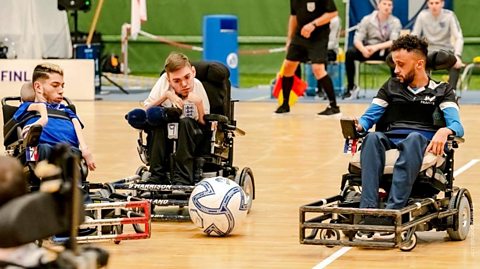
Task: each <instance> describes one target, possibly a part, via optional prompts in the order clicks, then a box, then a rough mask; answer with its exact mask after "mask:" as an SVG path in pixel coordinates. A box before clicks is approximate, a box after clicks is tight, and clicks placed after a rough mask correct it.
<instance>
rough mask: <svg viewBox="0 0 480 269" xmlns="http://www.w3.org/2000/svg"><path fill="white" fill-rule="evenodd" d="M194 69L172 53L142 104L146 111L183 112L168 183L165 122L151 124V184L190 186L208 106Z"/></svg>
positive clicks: (183, 57) (167, 150) (167, 149)
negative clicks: (159, 108) (160, 107)
mask: <svg viewBox="0 0 480 269" xmlns="http://www.w3.org/2000/svg"><path fill="white" fill-rule="evenodd" d="M195 74H196V71H195V67H193V66H192V65H191V63H190V61H189V60H188V57H187V56H186V55H184V54H181V53H177V52H172V53H170V55H169V56H168V57H167V59H166V60H165V73H164V74H163V75H162V76H160V78H159V80H158V81H157V83H156V84H155V86H154V87H153V89H152V91H151V92H150V95H149V96H148V98H147V99H146V100H145V101H144V107H145V109H146V111H147V120H148V115H149V112H151V111H155V109H158V106H162V107H173V108H177V109H179V110H181V111H182V115H181V117H180V120H179V125H178V143H177V148H176V152H175V158H174V172H173V175H172V177H171V179H170V182H169V180H168V177H167V175H168V171H169V165H168V158H169V153H170V152H171V151H170V150H169V148H170V147H171V145H170V141H169V139H168V138H167V131H168V130H167V126H166V123H165V122H164V121H163V122H158V123H151V122H150V124H151V125H152V129H151V132H150V133H149V145H150V146H149V155H150V173H151V177H150V180H149V181H150V182H154V183H160V184H168V183H172V184H174V185H193V184H194V178H193V174H194V171H193V169H194V168H193V163H194V160H193V156H194V153H195V151H196V150H197V148H198V147H199V145H200V144H201V142H202V140H203V138H204V136H203V128H202V126H203V125H204V124H205V121H204V119H203V116H204V115H205V114H209V113H210V103H209V101H208V96H207V93H206V91H205V88H204V87H203V85H202V83H201V82H200V81H199V80H197V79H196V78H195Z"/></svg>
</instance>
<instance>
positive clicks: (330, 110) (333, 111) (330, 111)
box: [317, 106, 340, 116]
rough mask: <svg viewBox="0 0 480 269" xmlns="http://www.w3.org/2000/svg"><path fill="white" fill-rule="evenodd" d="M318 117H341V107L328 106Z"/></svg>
mask: <svg viewBox="0 0 480 269" xmlns="http://www.w3.org/2000/svg"><path fill="white" fill-rule="evenodd" d="M317 115H319V116H335V115H340V107H338V106H336V107H331V106H328V107H327V108H326V109H325V110H324V111H322V112H319V113H318V114H317Z"/></svg>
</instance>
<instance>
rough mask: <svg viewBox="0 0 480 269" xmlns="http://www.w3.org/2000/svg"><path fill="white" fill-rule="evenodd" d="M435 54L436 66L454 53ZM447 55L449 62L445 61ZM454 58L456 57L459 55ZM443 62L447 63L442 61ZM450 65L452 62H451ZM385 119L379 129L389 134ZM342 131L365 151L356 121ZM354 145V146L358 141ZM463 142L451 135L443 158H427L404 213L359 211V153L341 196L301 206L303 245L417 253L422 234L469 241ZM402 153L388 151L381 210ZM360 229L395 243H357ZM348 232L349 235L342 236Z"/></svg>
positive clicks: (469, 200)
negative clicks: (460, 155)
mask: <svg viewBox="0 0 480 269" xmlns="http://www.w3.org/2000/svg"><path fill="white" fill-rule="evenodd" d="M437 56H439V55H429V58H428V59H427V61H428V62H430V64H431V66H432V65H434V66H437V69H438V66H444V67H449V64H454V58H451V56H449V55H446V54H445V55H440V56H439V58H438V59H436V57H437ZM444 56H445V57H446V58H444ZM453 57H454V56H453ZM439 59H442V60H439ZM446 62H447V63H446ZM382 122H383V119H380V121H379V123H377V126H376V128H377V130H378V131H382V130H384V127H385V126H383V124H382ZM341 126H342V133H343V135H344V137H345V139H347V141H348V140H350V141H351V142H350V143H349V144H346V145H347V147H361V145H360V144H359V143H358V142H359V141H358V140H357V139H359V140H360V141H361V138H360V137H359V134H358V133H357V132H356V130H355V127H354V123H353V120H348V119H344V120H341ZM352 141H353V142H352ZM463 141H464V140H463V139H462V138H458V137H454V136H450V137H449V138H448V140H447V150H446V153H445V154H444V155H443V156H440V157H437V156H434V155H433V154H432V155H430V154H426V155H425V156H424V159H423V164H422V167H421V170H420V173H419V175H418V177H417V179H416V181H415V184H414V186H413V188H412V193H411V195H410V199H409V202H408V204H407V206H406V207H404V208H402V209H399V210H389V209H381V208H380V209H364V208H359V206H360V197H361V185H362V182H361V166H360V154H356V155H354V157H353V159H352V160H351V161H350V163H349V166H348V173H346V174H344V175H343V176H342V181H341V185H340V193H339V194H338V195H335V196H331V197H328V198H325V199H321V200H319V201H316V202H313V203H310V204H307V205H303V206H301V207H300V234H299V237H300V243H301V244H312V245H325V246H328V247H333V246H337V245H340V246H355V247H366V248H389V247H399V248H400V250H402V251H411V250H412V249H414V248H415V246H416V244H417V235H416V234H415V232H417V231H430V230H432V229H435V230H436V231H445V230H446V231H447V233H448V235H449V237H450V239H451V240H454V241H460V240H465V238H466V237H467V235H468V233H469V230H470V225H471V224H473V203H472V198H471V195H470V192H469V191H468V190H467V189H465V188H459V187H456V186H454V153H455V149H456V148H458V144H459V143H461V142H463ZM397 157H398V151H397V150H389V151H387V153H386V163H385V168H384V175H383V177H382V179H381V181H380V191H379V197H380V207H381V206H382V204H384V203H385V202H386V199H387V198H388V192H389V189H390V186H391V181H392V171H393V165H394V163H395V161H396V159H397ZM365 218H370V219H375V218H376V219H377V220H378V219H379V218H380V219H383V220H388V221H386V223H382V224H372V223H368V224H367V222H362V220H364V219H365ZM357 231H363V232H372V233H373V232H376V233H393V236H392V238H391V239H383V240H369V241H363V240H354V236H355V234H356V233H357ZM342 234H343V235H344V237H342Z"/></svg>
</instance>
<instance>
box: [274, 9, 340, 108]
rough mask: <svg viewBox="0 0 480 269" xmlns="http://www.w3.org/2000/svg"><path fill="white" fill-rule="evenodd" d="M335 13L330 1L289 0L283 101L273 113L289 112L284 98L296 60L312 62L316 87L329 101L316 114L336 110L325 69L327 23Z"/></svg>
mask: <svg viewBox="0 0 480 269" xmlns="http://www.w3.org/2000/svg"><path fill="white" fill-rule="evenodd" d="M337 14H338V12H337V7H336V6H335V3H334V2H333V0H290V18H289V21H288V36H287V44H286V47H287V57H286V59H285V62H284V69H283V77H282V94H283V104H282V105H281V106H279V107H278V108H277V110H276V111H275V113H287V112H290V106H289V105H288V101H289V97H290V91H291V90H292V86H293V76H294V73H295V70H296V69H297V67H298V64H299V63H300V62H308V61H310V62H311V63H312V71H313V74H314V75H315V78H316V79H317V84H318V86H319V87H318V88H322V89H324V90H325V92H326V94H327V97H328V100H329V101H330V105H329V106H328V107H327V108H326V109H325V110H324V111H322V112H320V113H318V115H322V116H331V115H336V114H339V113H340V108H339V107H338V106H337V101H336V100H335V93H334V91H333V83H332V79H331V78H330V76H329V75H328V73H327V71H326V69H325V63H326V61H327V51H328V49H327V45H328V34H329V33H330V28H329V24H330V20H331V19H332V18H334V17H335V16H337Z"/></svg>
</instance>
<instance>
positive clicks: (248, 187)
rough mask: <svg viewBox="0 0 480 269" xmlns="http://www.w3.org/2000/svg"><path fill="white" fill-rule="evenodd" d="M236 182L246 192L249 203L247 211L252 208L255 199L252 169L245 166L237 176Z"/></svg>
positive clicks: (246, 201) (246, 200)
mask: <svg viewBox="0 0 480 269" xmlns="http://www.w3.org/2000/svg"><path fill="white" fill-rule="evenodd" d="M235 182H237V183H238V185H240V187H242V189H243V191H244V192H245V203H247V208H248V210H247V212H250V209H251V208H252V203H253V199H255V183H254V179H253V172H252V169H250V168H248V167H244V168H243V169H242V172H241V173H240V174H237V176H236V177H235Z"/></svg>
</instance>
